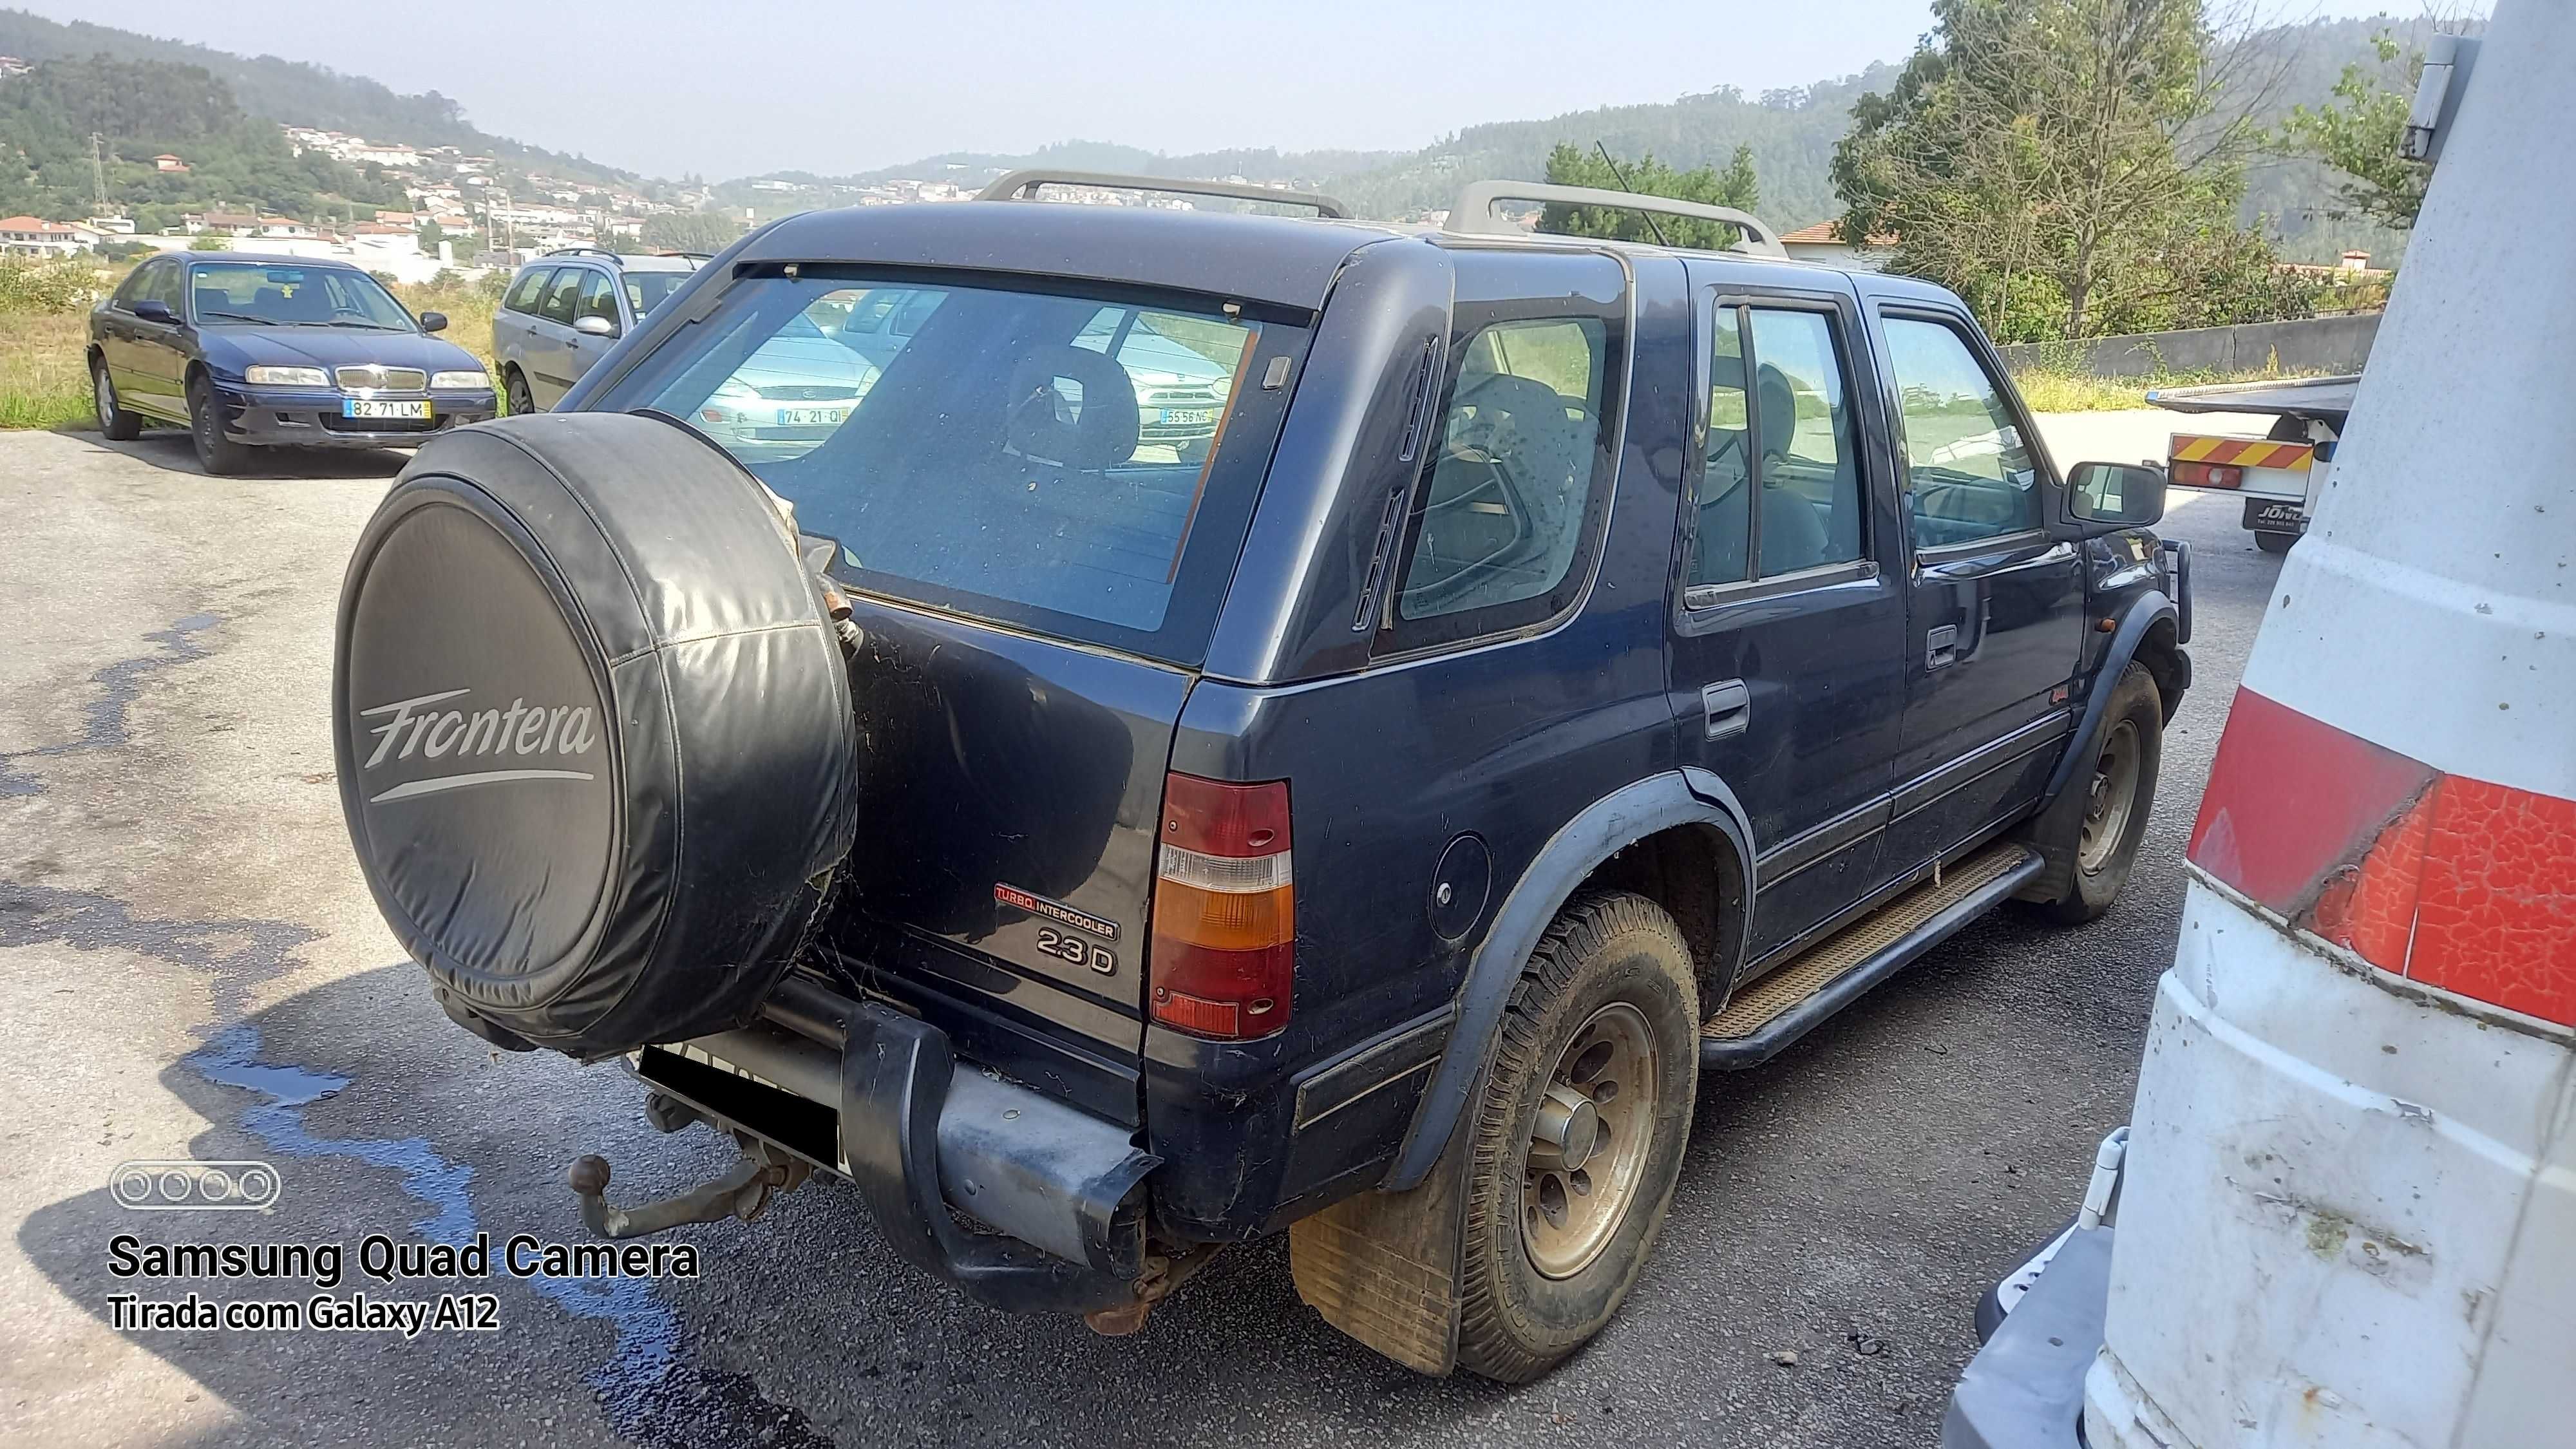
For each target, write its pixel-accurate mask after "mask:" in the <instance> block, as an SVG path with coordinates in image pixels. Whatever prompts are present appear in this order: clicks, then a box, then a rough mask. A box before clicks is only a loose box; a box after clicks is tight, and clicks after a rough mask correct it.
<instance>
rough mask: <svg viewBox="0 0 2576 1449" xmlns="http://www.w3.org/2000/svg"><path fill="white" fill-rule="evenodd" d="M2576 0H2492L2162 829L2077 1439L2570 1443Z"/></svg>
mask: <svg viewBox="0 0 2576 1449" xmlns="http://www.w3.org/2000/svg"><path fill="white" fill-rule="evenodd" d="M2571 360H2576V7H2570V6H2567V5H2564V4H2561V3H2556V0H2549V3H2528V0H2505V3H2503V4H2501V5H2499V7H2498V9H2497V13H2496V16H2495V21H2494V25H2493V27H2492V29H2491V30H2490V31H2489V33H2488V35H2487V37H2486V39H2485V42H2484V44H2483V45H2482V46H2481V47H2480V48H2479V52H2478V56H2477V62H2476V69H2475V72H2474V75H2473V77H2472V79H2471V82H2470V84H2469V87H2468V93H2467V95H2466V96H2465V97H2464V98H2463V99H2462V101H2461V102H2460V106H2459V110H2458V113H2457V117H2456V120H2455V121H2453V122H2452V123H2451V129H2450V133H2449V137H2448V141H2447V148H2446V150H2445V152H2444V154H2443V157H2442V160H2441V164H2440V166H2439V168H2438V169H2437V171H2436V173H2435V178H2434V181H2433V185H2432V188H2431V192H2430V194H2429V196H2428V197H2427V199H2426V204H2425V208H2424V213H2423V217H2422V220H2421V222H2420V223H2419V225H2418V226H2417V228H2416V230H2415V234H2414V239H2413V242H2412V245H2411V246H2410V248H2409V250H2408V254H2407V258H2406V267H2405V270H2404V272H2403V274H2402V275H2401V278H2400V280H2399V283H2398V287H2397V291H2396V296H2395V300H2394V301H2393V303H2392V305H2391V307H2390V309H2389V313H2388V316H2387V319H2386V321H2385V323H2384V324H2383V326H2382V328H2381V330H2380V333H2379V339H2378V343H2377V346H2376V349H2375V350H2374V352H2373V354H2372V356H2371V359H2370V366H2369V369H2368V371H2367V372H2366V374H2365V375H2364V377H2363V380H2362V383H2361V389H2360V393H2359V396H2358V397H2357V399H2356V400H2355V403H2354V407H2353V411H2352V420H2351V426H2350V428H2349V429H2348V430H2347V431H2346V432H2345V434H2344V437H2343V440H2342V443H2341V445H2340V448H2339V450H2338V452H2337V455H2336V459H2335V468H2334V472H2333V475H2332V480H2331V486H2330V487H2329V488H2328V489H2327V491H2326V496H2325V497H2324V498H2322V499H2321V500H2319V506H2318V511H2317V519H2316V524H2315V526H2314V528H2313V529H2312V530H2311V531H2310V532H2309V534H2308V536H2307V538H2306V539H2305V540H2304V541H2303V542H2301V543H2300V544H2299V545H2298V547H2297V548H2296V549H2295V550H2293V551H2292V553H2291V554H2290V556H2289V559H2288V561H2287V563H2286V564H2285V565H2284V567H2283V569H2282V571H2281V576H2280V582H2279V583H2278V585H2277V586H2275V588H2274V589H2273V591H2272V593H2273V596H2272V599H2271V602H2270V605H2269V607H2268V609H2267V612H2266V614H2265V618H2264V622H2263V627H2262V632H2261V634H2260V636H2259V637H2258V639H2257V640H2256V643H2255V646H2254V653H2253V657H2252V659H2251V661H2250V662H2249V664H2248V665H2247V668H2246V672H2245V682H2244V687H2243V689H2242V690H2241V691H2240V692H2239V693H2238V695H2237V697H2236V701H2235V704H2234V707H2233V711H2232V713H2231V714H2230V716H2229V719H2228V724H2227V732H2226V735H2225V738H2224V739H2223V741H2222V742H2221V744H2220V746H2219V752H2218V758H2217V762H2216V764H2215V766H2214V768H2213V770H2212V772H2211V776H2210V783H2209V790H2208V794H2207V796H2206V798H2205V799H2204V800H2203V802H2202V806H2201V811H2200V816H2199V820H2198V823H2197V824H2196V825H2195V827H2194V829H2193V832H2192V842H2191V862H2192V880H2191V882H2190V885H2189V888H2188V894H2187V899H2186V902H2185V906H2184V912H2183V921H2182V932H2181V939H2180V942H2179V943H2178V945H2177V947H2176V951H2175V959H2174V966H2173V969H2172V970H2171V971H2170V972H2168V973H2167V974H2166V975H2165V977H2164V979H2163V981H2162V982H2161V984H2160V987H2159V990H2158V994H2157V1001H2156V1006H2155V1012H2154V1018H2153V1021H2152V1023H2151V1025H2150V1027H2149V1033H2148V1039H2147V1052H2146V1062H2145V1066H2144V1069H2143V1071H2142V1073H2141V1075H2140V1079H2139V1086H2138V1099H2137V1106H2136V1111H2135V1114H2134V1116H2133V1119H2132V1122H2131V1127H2130V1133H2129V1145H2128V1159H2127V1166H2126V1169H2125V1174H2124V1178H2123V1183H2122V1187H2121V1191H2120V1199H2119V1204H2118V1208H2117V1214H2116V1216H2117V1223H2118V1232H2117V1238H2116V1242H2115V1246H2114V1250H2113V1261H2112V1270H2111V1297H2110V1302H2109V1307H2108V1319H2107V1322H2106V1325H2105V1338H2106V1343H2105V1346H2104V1348H2103V1350H2102V1352H2101V1355H2100V1356H2099V1358H2098V1359H2097V1360H2096V1362H2095V1364H2094V1366H2093V1369H2092V1372H2091V1374H2090V1376H2089V1377H2088V1379H2087V1381H2086V1386H2085V1387H2086V1394H2085V1398H2086V1405H2085V1429H2086V1433H2087V1436H2088V1439H2089V1442H2090V1443H2091V1445H2092V1446H2093V1449H2148V1446H2158V1449H2167V1446H2176V1445H2190V1446H2195V1449H2214V1446H2219V1445H2317V1446H2327V1445H2332V1446H2338V1449H2344V1446H2364V1449H2367V1446H2391V1449H2394V1446H2401V1445H2403V1446H2410V1449H2434V1446H2453V1449H2457V1446H2484V1445H2504V1446H2520V1445H2535V1446H2536V1445H2556V1444H2576V1029H2571V1028H2576V486H2572V485H2576V379H2571V374H2570V363H2571Z"/></svg>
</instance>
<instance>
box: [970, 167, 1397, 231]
mask: <svg viewBox="0 0 2576 1449" xmlns="http://www.w3.org/2000/svg"><path fill="white" fill-rule="evenodd" d="M1041 186H1107V187H1116V188H1118V189H1120V190H1123V191H1159V192H1164V193H1166V194H1169V195H1173V196H1222V197H1225V198H1227V199H1229V200H1232V201H1266V202H1269V203H1271V204H1272V205H1274V206H1311V207H1313V208H1314V209H1315V212H1316V214H1317V215H1319V216H1321V217H1323V218H1324V219H1325V220H1327V221H1348V220H1350V218H1351V209H1350V208H1349V207H1347V206H1344V205H1342V204H1341V203H1340V202H1339V201H1336V200H1334V199H1333V198H1332V197H1329V196H1326V195H1324V194H1323V193H1321V192H1316V191H1280V190H1276V189H1274V188H1272V187H1268V186H1250V185H1242V184H1238V183H1235V182H1232V181H1190V180H1186V179H1182V178H1179V177H1172V176H1124V175H1120V174H1119V173H1117V172H1114V171H1053V170H1049V169H1047V168H1045V167H1039V166H1031V167H1024V168H1022V169H1020V170H1018V171H1013V172H1009V173H1006V174H1005V175H1003V176H1002V177H1001V178H1000V179H999V180H997V181H995V182H994V183H993V184H992V185H990V186H987V187H985V188H984V189H983V190H982V191H979V192H977V193H975V199H976V200H977V201H1034V200H1036V199H1037V198H1036V197H1034V196H1031V195H1029V194H1028V193H1030V192H1033V191H1035V190H1037V189H1038V188H1039V187H1041Z"/></svg>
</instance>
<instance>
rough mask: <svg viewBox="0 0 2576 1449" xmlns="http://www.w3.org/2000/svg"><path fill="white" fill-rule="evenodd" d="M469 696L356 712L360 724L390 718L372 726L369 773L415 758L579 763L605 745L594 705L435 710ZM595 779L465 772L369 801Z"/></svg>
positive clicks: (528, 771) (445, 694)
mask: <svg viewBox="0 0 2576 1449" xmlns="http://www.w3.org/2000/svg"><path fill="white" fill-rule="evenodd" d="M471 692H472V691H470V690H464V689H446V690H441V691H439V692H438V693H436V694H424V695H421V696H419V697H418V698H416V699H398V700H395V701H394V702H393V703H391V704H380V705H377V706H376V707H375V708H374V709H362V710H360V711H358V717H359V718H360V719H374V718H376V717H377V716H379V715H385V716H390V718H388V719H386V720H385V722H384V723H383V724H380V725H374V726H371V727H370V728H371V732H372V733H373V734H374V735H375V737H376V752H375V753H374V754H372V755H369V756H368V757H367V763H366V765H365V766H364V768H366V769H369V770H372V769H374V768H375V767H376V766H378V765H381V764H383V763H384V762H385V761H386V760H387V759H396V760H408V759H410V758H411V757H412V756H413V754H415V753H417V754H419V755H420V756H422V757H423V758H424V759H431V760H442V759H453V760H457V761H459V762H463V761H469V760H470V761H472V762H474V763H476V764H481V763H483V762H485V761H487V760H488V761H494V762H496V763H497V762H498V761H499V760H503V759H512V758H521V757H526V756H540V757H542V756H549V755H552V756H574V757H578V756H582V755H587V754H589V753H590V752H591V750H592V748H593V747H594V746H596V745H597V744H598V743H599V722H598V720H597V719H596V718H595V712H594V711H593V710H592V709H591V707H590V706H588V705H577V706H570V707H567V706H563V705H556V706H553V707H551V708H550V707H548V706H546V705H542V704H537V705H532V704H529V703H528V702H527V701H526V700H523V699H514V700H511V701H510V707H509V708H508V709H485V710H476V711H473V712H472V713H468V712H466V711H464V710H461V709H449V710H440V709H433V708H430V706H432V705H437V704H443V703H445V702H446V701H448V700H451V699H456V698H459V697H461V696H463V695H466V694H469V693H471ZM596 778H597V777H596V776H595V775H593V774H592V773H591V772H590V771H588V770H567V769H562V768H553V769H543V768H526V767H519V766H513V767H511V768H507V769H488V770H463V771H459V772H457V773H455V774H452V775H432V776H430V777H429V778H428V779H425V780H406V781H404V782H403V783H401V784H399V785H396V786H394V787H393V788H392V789H390V790H387V791H385V792H384V793H383V794H381V795H375V796H371V797H369V799H368V802H367V803H369V804H371V805H381V804H383V803H384V802H385V801H387V800H407V799H409V798H411V797H412V796H414V795H435V794H438V793H439V792H441V791H445V790H462V789H464V788H465V787H467V786H469V785H500V784H507V783H508V782H510V781H513V780H590V779H596Z"/></svg>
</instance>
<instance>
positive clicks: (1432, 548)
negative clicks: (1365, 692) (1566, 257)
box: [1394, 307, 1615, 647]
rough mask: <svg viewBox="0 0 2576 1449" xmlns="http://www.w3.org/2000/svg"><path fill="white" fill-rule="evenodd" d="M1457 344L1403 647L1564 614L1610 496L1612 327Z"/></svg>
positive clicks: (1499, 334)
mask: <svg viewBox="0 0 2576 1449" xmlns="http://www.w3.org/2000/svg"><path fill="white" fill-rule="evenodd" d="M1460 310H1461V312H1462V314H1463V313H1465V312H1466V311H1467V309H1466V308H1463V307H1462V308H1461V309H1460ZM1461 320H1462V322H1466V321H1468V319H1467V318H1465V317H1463V316H1462V319H1461ZM1460 335H1461V337H1462V339H1463V340H1460V341H1457V342H1456V343H1455V344H1454V345H1453V349H1452V354H1451V355H1452V357H1453V359H1454V361H1453V363H1452V367H1451V373H1450V379H1449V385H1448V395H1447V401H1446V404H1445V409H1444V413H1443V418H1442V428H1441V432H1440V433H1439V434H1438V438H1439V442H1438V444H1437V446H1436V448H1435V450H1434V451H1433V454H1432V456H1431V458H1430V461H1429V466H1428V469H1427V471H1426V473H1425V476H1424V479H1423V481H1422V483H1421V485H1420V486H1419V487H1418V488H1417V489H1416V492H1415V497H1414V505H1413V509H1414V511H1413V517H1412V520H1411V522H1410V524H1409V531H1410V535H1411V537H1410V539H1409V542H1408V545H1407V548H1406V553H1405V563H1404V572H1403V575H1402V577H1401V581H1400V583H1399V584H1398V588H1397V594H1396V601H1395V633H1396V639H1395V641H1394V642H1395V643H1396V644H1397V645H1398V647H1403V646H1405V645H1407V644H1429V643H1437V642H1442V641H1444V640H1447V639H1455V638H1464V637H1468V636H1471V635H1475V634H1483V633H1489V632H1494V631H1498V630H1502V629H1509V628H1514V627H1519V626H1521V625H1523V624H1527V623H1532V622H1536V621H1537V620H1540V619H1544V618H1546V617H1548V616H1550V615H1552V614H1554V613H1555V612H1557V610H1558V609H1559V608H1561V607H1562V606H1563V605H1564V604H1565V603H1567V602H1569V601H1570V599H1571V596H1572V594H1573V593H1574V592H1576V591H1577V590H1578V589H1579V587H1580V584H1581V578H1580V576H1579V574H1578V572H1577V570H1578V566H1579V565H1581V564H1583V563H1585V562H1586V561H1587V559H1588V552H1589V547H1588V546H1589V541H1590V535H1591V533H1592V532H1593V529H1592V524H1593V520H1594V519H1595V517H1596V516H1597V512H1598V504H1599V500H1600V496H1601V495H1602V493H1603V492H1604V489H1603V487H1602V486H1601V485H1602V483H1603V481H1604V479H1605V477H1606V473H1607V470H1608V465H1609V453H1610V443H1611V438H1612V436H1613V434H1614V431H1615V430H1614V428H1613V418H1612V416H1611V411H1612V410H1611V407H1610V401H1611V399H1612V397H1613V381H1614V379H1613V373H1614V370H1615V369H1614V367H1613V362H1612V349H1611V341H1612V335H1613V334H1612V329H1611V326H1610V324H1609V321H1608V320H1607V319H1605V318H1603V317H1599V316H1576V317H1569V316H1552V317H1551V316H1540V317H1514V318H1507V319H1503V320H1498V321H1493V322H1487V323H1484V324H1483V325H1480V326H1479V325H1472V324H1470V325H1467V326H1463V327H1462V328H1461V329H1460Z"/></svg>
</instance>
